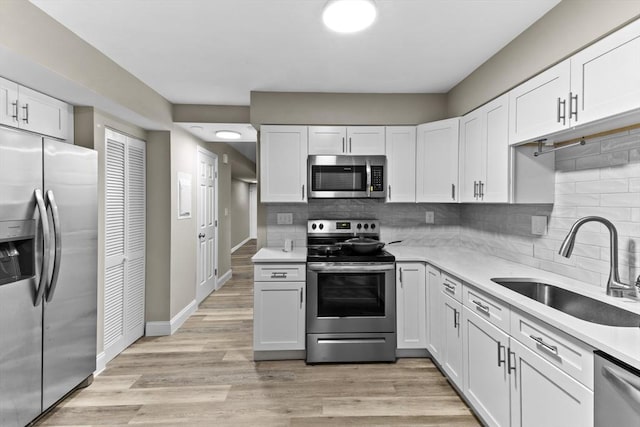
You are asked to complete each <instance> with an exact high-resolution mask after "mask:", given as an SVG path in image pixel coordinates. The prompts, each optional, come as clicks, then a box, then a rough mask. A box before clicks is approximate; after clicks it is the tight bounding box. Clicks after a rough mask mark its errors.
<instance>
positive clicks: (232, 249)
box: [231, 237, 251, 253]
mask: <svg viewBox="0 0 640 427" xmlns="http://www.w3.org/2000/svg"><path fill="white" fill-rule="evenodd" d="M249 240H251V237H247V238H246V239H244V240H243V241H242V242H240V243H238V244H237V245H235V246H234V247H232V248H231V253H234V252H235V251H237V250H238V249H240V248H241V247H243V246H244V244H245V243H247V242H248V241H249Z"/></svg>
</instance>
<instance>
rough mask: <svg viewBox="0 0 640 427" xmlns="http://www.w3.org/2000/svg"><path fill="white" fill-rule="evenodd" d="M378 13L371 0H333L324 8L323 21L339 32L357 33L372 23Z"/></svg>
mask: <svg viewBox="0 0 640 427" xmlns="http://www.w3.org/2000/svg"><path fill="white" fill-rule="evenodd" d="M376 15H377V12H376V6H375V5H374V4H373V1H371V0H332V1H329V2H328V3H327V5H326V6H325V8H324V12H323V13H322V21H323V22H324V25H326V26H327V27H329V28H330V29H331V30H333V31H335V32H337V33H355V32H357V31H362V30H364V29H365V28H367V27H368V26H369V25H371V24H372V23H373V21H375V19H376Z"/></svg>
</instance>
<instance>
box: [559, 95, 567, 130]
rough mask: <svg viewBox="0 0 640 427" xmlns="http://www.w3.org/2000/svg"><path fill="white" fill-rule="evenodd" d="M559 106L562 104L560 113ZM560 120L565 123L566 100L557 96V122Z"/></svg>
mask: <svg viewBox="0 0 640 427" xmlns="http://www.w3.org/2000/svg"><path fill="white" fill-rule="evenodd" d="M560 106H562V114H560ZM560 120H562V124H563V125H565V124H567V101H566V100H564V99H562V98H558V120H557V121H558V123H560Z"/></svg>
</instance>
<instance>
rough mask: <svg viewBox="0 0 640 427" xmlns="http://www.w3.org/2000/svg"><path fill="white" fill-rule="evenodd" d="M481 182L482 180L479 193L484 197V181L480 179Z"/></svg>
mask: <svg viewBox="0 0 640 427" xmlns="http://www.w3.org/2000/svg"><path fill="white" fill-rule="evenodd" d="M479 182H480V185H479V187H480V192H479V193H480V194H479V195H478V196H479V197H480V198H481V199H484V182H482V181H479Z"/></svg>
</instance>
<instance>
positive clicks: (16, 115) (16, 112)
mask: <svg viewBox="0 0 640 427" xmlns="http://www.w3.org/2000/svg"><path fill="white" fill-rule="evenodd" d="M11 105H13V114H12V115H11V118H12V119H13V120H15V121H16V122H18V121H20V120H18V100H16V102H12V103H11Z"/></svg>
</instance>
